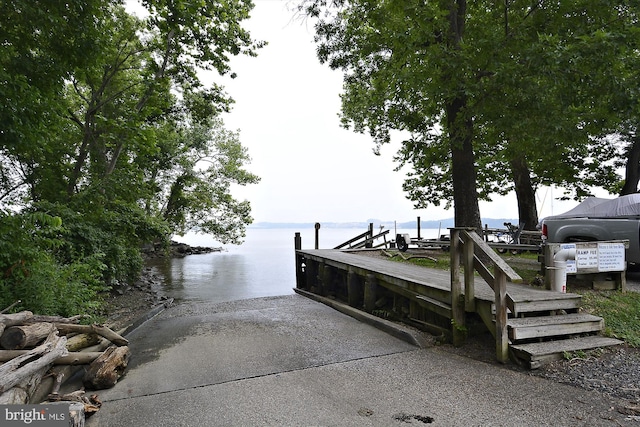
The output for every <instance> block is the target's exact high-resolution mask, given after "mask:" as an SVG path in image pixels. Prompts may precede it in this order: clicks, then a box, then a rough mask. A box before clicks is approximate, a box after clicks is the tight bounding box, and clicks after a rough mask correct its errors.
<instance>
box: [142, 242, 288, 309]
mask: <svg viewBox="0 0 640 427" xmlns="http://www.w3.org/2000/svg"><path fill="white" fill-rule="evenodd" d="M289 252H290V253H284V252H283V251H280V252H278V251H270V252H265V253H262V254H261V253H259V252H258V253H253V254H251V253H246V252H238V251H230V252H214V253H210V254H204V255H190V256H187V257H184V258H174V259H167V260H157V261H156V260H154V262H153V263H151V264H150V266H151V267H152V268H153V269H154V270H155V272H158V273H160V274H162V275H163V276H164V278H165V281H164V285H163V289H162V292H163V293H164V294H165V295H167V296H169V297H171V298H175V299H177V300H199V301H209V302H224V301H234V300H240V299H247V298H258V297H265V296H276V295H287V294H291V293H293V290H292V289H293V287H294V286H295V276H294V271H295V267H294V265H293V259H294V257H293V250H290V251H289ZM285 255H286V256H285Z"/></svg>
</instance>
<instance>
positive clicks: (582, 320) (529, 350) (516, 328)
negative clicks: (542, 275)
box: [507, 291, 622, 369]
mask: <svg viewBox="0 0 640 427" xmlns="http://www.w3.org/2000/svg"><path fill="white" fill-rule="evenodd" d="M547 294H548V295H549V297H548V299H536V300H535V301H531V300H529V301H512V303H511V304H510V306H511V307H512V309H511V310H510V311H509V313H508V314H509V317H508V318H507V333H508V338H509V353H510V356H511V358H512V359H515V361H516V362H517V363H519V364H523V365H525V366H527V367H528V368H530V369H536V368H538V367H540V366H542V365H543V364H545V363H549V362H552V361H554V360H560V359H562V358H564V357H565V355H566V354H567V353H569V354H570V353H574V352H580V351H587V350H592V349H596V348H603V347H608V346H612V345H618V344H622V341H620V340H617V339H614V338H607V337H604V336H602V335H601V333H602V331H603V330H604V319H602V318H601V317H598V316H594V315H591V314H588V313H583V312H580V305H581V299H582V297H581V295H579V294H572V293H563V294H561V295H560V296H561V298H559V295H556V294H560V293H559V292H551V291H549V292H548V293H547ZM507 297H509V296H507Z"/></svg>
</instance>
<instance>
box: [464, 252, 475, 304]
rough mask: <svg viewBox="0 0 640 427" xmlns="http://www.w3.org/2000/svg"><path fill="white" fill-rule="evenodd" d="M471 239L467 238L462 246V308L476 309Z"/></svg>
mask: <svg viewBox="0 0 640 427" xmlns="http://www.w3.org/2000/svg"><path fill="white" fill-rule="evenodd" d="M473 256H474V244H473V240H471V239H467V240H466V241H465V242H464V246H463V247H462V257H463V260H462V266H463V267H464V309H465V311H476V291H475V277H474V274H473Z"/></svg>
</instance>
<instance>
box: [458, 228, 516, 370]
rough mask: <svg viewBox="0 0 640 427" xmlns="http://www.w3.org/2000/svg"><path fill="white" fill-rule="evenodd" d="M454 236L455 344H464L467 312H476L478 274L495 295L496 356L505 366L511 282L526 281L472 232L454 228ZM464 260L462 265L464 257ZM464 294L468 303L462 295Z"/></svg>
mask: <svg viewBox="0 0 640 427" xmlns="http://www.w3.org/2000/svg"><path fill="white" fill-rule="evenodd" d="M449 231H450V236H451V252H450V254H451V308H452V317H453V319H452V323H453V325H452V326H453V330H452V334H453V342H454V344H455V345H461V344H462V342H463V341H464V333H465V326H464V318H465V312H466V311H474V310H475V295H474V292H475V290H474V270H475V271H478V272H479V273H480V276H482V278H483V279H484V280H485V281H486V282H487V283H488V284H489V286H490V287H491V288H492V289H493V291H494V295H495V296H494V304H495V307H496V316H495V320H496V322H495V325H496V331H495V337H496V356H497V358H498V360H499V361H500V362H502V363H504V362H506V361H507V360H508V358H509V340H508V335H507V308H508V296H507V281H510V282H514V283H520V282H522V278H521V277H520V275H518V273H516V272H515V271H514V270H513V269H512V268H511V266H509V264H507V263H506V262H505V261H504V260H503V259H502V258H501V257H500V256H499V255H498V254H496V253H495V252H494V250H493V249H492V248H491V247H490V246H489V245H488V244H487V243H486V242H485V241H484V240H483V239H482V238H481V237H480V236H479V235H478V234H477V233H476V231H475V230H474V229H469V228H450V229H449ZM461 253H462V254H463V256H464V259H463V260H462V262H461V261H460V254H461ZM483 259H488V260H489V261H491V263H493V272H491V270H490V269H489V268H488V267H487V266H486V265H485V264H484V263H483V261H482V260H483ZM461 264H462V266H463V268H464V291H463V289H462V283H460V274H459V272H458V269H459V267H460V265H461ZM463 292H464V301H461V298H460V297H461V295H462V293H463Z"/></svg>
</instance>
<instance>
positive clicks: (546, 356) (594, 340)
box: [509, 335, 623, 369]
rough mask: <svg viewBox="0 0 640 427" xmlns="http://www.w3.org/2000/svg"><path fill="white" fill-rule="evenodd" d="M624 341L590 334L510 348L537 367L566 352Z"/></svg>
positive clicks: (559, 358)
mask: <svg viewBox="0 0 640 427" xmlns="http://www.w3.org/2000/svg"><path fill="white" fill-rule="evenodd" d="M622 343H623V341H620V340H617V339H615V338H606V337H603V336H600V335H590V336H586V337H579V338H571V339H565V340H555V341H547V342H540V343H530V344H511V345H510V346H509V349H510V350H511V352H512V354H513V355H514V356H515V357H517V358H518V359H519V360H521V361H523V362H524V363H526V364H528V366H529V368H530V369H537V368H539V367H540V366H542V365H543V364H545V363H549V362H553V361H555V360H561V359H562V358H563V357H564V354H565V353H571V352H575V351H581V350H583V351H584V350H593V349H596V348H603V347H609V346H613V345H619V344H622Z"/></svg>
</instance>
